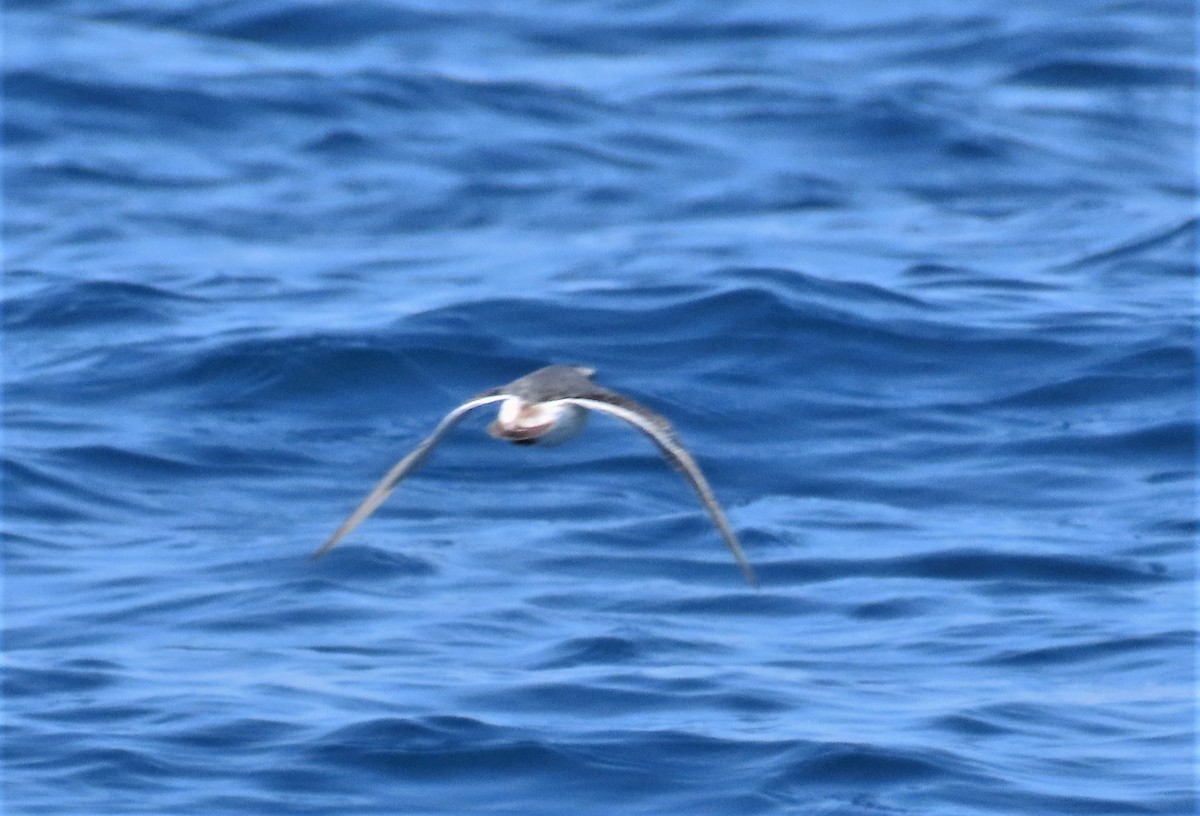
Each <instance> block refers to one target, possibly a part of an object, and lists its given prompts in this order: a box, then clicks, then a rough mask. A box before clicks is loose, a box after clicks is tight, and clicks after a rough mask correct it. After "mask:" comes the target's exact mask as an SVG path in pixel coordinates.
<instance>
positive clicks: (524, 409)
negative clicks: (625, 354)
mask: <svg viewBox="0 0 1200 816" xmlns="http://www.w3.org/2000/svg"><path fill="white" fill-rule="evenodd" d="M595 373H596V372H595V369H591V368H586V367H583V366H561V365H555V366H547V367H546V368H540V369H538V370H537V371H534V372H533V373H532V374H526V375H525V376H524V377H521V378H520V379H517V380H513V381H512V382H510V383H509V384H508V385H502V386H500V387H499V388H492V389H490V390H488V391H484V392H483V393H482V394H477V395H476V396H474V397H471V398H470V399H469V400H467V401H466V402H464V403H463V404H462V405H460V406H458V407H457V408H455V409H454V410H453V411H451V412H450V413H448V414H447V415H446V416H445V417H444V418H443V419H442V421H441V422H439V423H438V425H437V427H436V428H434V429H433V433H431V434H430V435H429V436H428V437H426V438H425V440H424V441H423V442H421V444H419V445H417V447H416V448H414V449H413V451H412V452H411V453H409V454H408V455H407V456H405V457H404V458H403V459H401V460H400V461H399V462H397V463H396V465H395V467H393V468H392V469H391V470H389V471H388V472H387V475H386V476H384V477H383V479H382V480H381V481H380V482H379V484H377V485H375V488H374V489H373V490H372V491H371V492H370V493H369V494H367V497H366V498H365V499H363V501H362V504H360V505H359V506H358V507H357V508H356V509H355V510H354V512H353V513H351V514H350V516H349V518H347V519H346V520H345V521H343V522H342V524H341V526H340V527H338V528H337V529H336V530H334V531H333V535H331V536H330V537H329V539H328V540H327V541H326V542H325V543H324V544H322V545H321V547H320V548H319V549H318V550H317V551H316V552H315V553H313V557H314V558H320V557H321V556H323V555H324V554H325V553H327V552H329V551H330V550H331V549H333V547H334V546H336V545H337V543H338V542H340V541H341V540H342V539H344V538H345V537H346V536H347V535H349V534H350V532H351V531H352V530H353V529H354V528H355V527H357V526H358V525H359V524H361V523H362V521H363V520H364V519H365V518H367V516H369V515H371V513H373V512H375V510H376V508H378V507H379V505H381V504H383V502H384V500H386V499H387V497H388V496H389V495H391V492H392V491H393V490H395V489H396V485H398V484H400V481H401V480H402V479H404V477H405V476H407V475H408V474H410V473H412V472H413V471H414V470H416V469H417V468H418V467H419V466H420V465H421V463H422V462H424V461H425V459H426V457H428V456H429V454H430V452H431V451H432V450H433V448H434V447H435V446H436V445H437V443H438V442H440V441H441V440H442V437H444V436H445V435H446V434H447V433H448V432H449V431H450V429H451V428H453V427H454V426H455V425H456V424H458V422H459V421H460V420H461V419H462V418H463V417H464V416H466V415H467V414H468V413H469V412H471V411H473V410H475V409H476V408H481V407H483V406H484V405H491V404H492V403H496V402H498V403H500V411H499V413H498V414H497V416H496V419H495V420H494V421H493V422H492V423H491V424H490V425H488V433H489V434H490V435H491V436H493V437H495V438H496V439H502V440H506V441H508V442H513V443H515V444H517V445H533V444H539V445H546V446H549V445H558V444H560V443H562V442H565V441H567V440H568V439H571V438H572V437H574V436H576V435H577V434H578V433H579V432H580V431H581V430H582V429H583V425H584V422H585V421H586V420H587V415H588V411H598V412H599V413H602V414H608V415H609V416H614V417H616V418H617V419H621V420H624V421H625V422H628V423H629V424H630V425H632V426H633V427H635V428H637V429H638V430H639V431H641V432H642V433H644V434H645V435H646V436H648V437H649V438H650V441H651V442H653V443H654V444H655V446H656V447H657V448H658V450H659V453H661V454H662V455H663V458H665V459H666V460H667V462H669V463H670V464H671V466H672V467H674V468H675V469H676V470H678V471H679V472H680V473H681V474H682V475H683V478H684V481H686V482H687V483H688V484H689V485H690V486H691V488H692V489H693V490H695V491H696V494H697V495H698V496H699V497H700V501H701V503H703V505H704V509H705V510H707V511H708V515H709V516H711V517H712V520H713V523H714V524H716V526H717V531H718V532H719V533H720V534H721V538H723V539H724V540H725V546H727V547H728V548H729V551H730V552H731V553H733V557H734V559H735V560H736V561H737V565H738V567H740V568H741V570H742V574H743V575H745V576H746V580H747V581H749V582H750V584H751V585H752V586H758V579H757V578H756V577H755V575H754V570H753V568H752V567H751V566H750V562H749V561H747V560H746V554H745V553H744V552H742V545H741V544H740V543H739V542H738V537H737V535H735V534H734V532H733V528H732V527H730V526H729V521H728V519H726V518H725V513H724V512H723V511H722V510H721V506H720V505H719V504H718V503H717V499H716V496H714V495H713V491H712V488H711V487H710V486H709V484H708V480H707V479H705V478H704V474H703V473H701V472H700V466H699V465H697V464H696V460H695V459H693V458H692V456H691V454H690V453H688V452H687V449H686V448H684V447H683V443H682V442H680V441H679V437H678V436H677V435H676V433H675V429H674V428H673V427H671V423H669V422H667V420H666V419H665V418H664V417H662V416H660V415H659V414H656V413H655V412H654V411H651V410H650V409H649V408H646V407H645V406H644V405H640V404H638V403H636V402H634V401H633V400H631V399H629V397H626V396H624V395H622V394H618V393H617V392H615V391H610V390H609V389H607V388H603V387H601V386H599V385H596V384H595V383H594V382H592V377H593V376H594V375H595Z"/></svg>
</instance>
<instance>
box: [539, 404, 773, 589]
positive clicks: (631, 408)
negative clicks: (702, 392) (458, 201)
mask: <svg viewBox="0 0 1200 816" xmlns="http://www.w3.org/2000/svg"><path fill="white" fill-rule="evenodd" d="M560 402H565V403H569V404H572V405H578V406H579V407H581V408H587V409H589V410H592V411H599V412H601V413H604V414H608V415H610V416H615V417H617V418H618V419H623V420H625V421H626V422H628V423H629V424H630V425H632V426H633V427H635V428H637V429H638V430H639V431H641V432H642V433H644V434H645V435H646V436H648V437H650V441H652V442H653V443H654V445H655V446H656V447H657V448H658V450H659V452H660V453H662V455H663V458H665V459H666V460H667V462H669V463H670V464H671V466H672V467H673V468H675V469H676V470H678V471H679V472H680V473H681V474H682V475H683V478H684V481H686V482H687V483H688V484H689V485H691V487H692V489H693V490H695V491H696V494H697V495H698V496H699V497H700V501H701V502H702V503H703V504H704V509H705V510H707V511H708V514H709V516H711V517H712V520H713V522H714V523H715V524H716V525H717V530H718V532H720V533H721V538H723V539H725V546H727V547H729V551H730V552H732V553H733V557H734V558H735V559H736V560H737V564H738V567H740V568H741V570H742V575H745V576H746V580H747V581H749V582H750V585H751V586H754V587H757V586H758V578H757V577H756V576H755V574H754V568H753V567H751V566H750V562H749V561H748V560H746V554H745V553H744V552H742V545H741V543H740V542H739V541H738V537H737V535H735V534H734V532H733V528H732V527H730V526H729V521H728V520H727V519H726V518H725V513H724V512H723V511H722V510H721V505H720V504H718V503H717V497H716V496H714V495H713V491H712V488H711V487H709V484H708V480H707V479H705V478H704V474H703V473H701V472H700V466H699V465H697V464H696V460H695V459H693V458H692V455H691V454H690V453H688V452H687V449H686V448H684V447H683V443H682V442H680V441H679V437H678V436H677V435H676V433H675V429H674V428H673V427H672V426H671V423H670V422H668V421H667V420H666V418H665V417H662V416H660V415H658V414H656V413H654V412H653V411H651V410H650V409H649V408H646V407H645V406H644V405H641V404H639V403H637V402H634V401H633V400H631V399H629V398H628V397H626V396H623V395H621V394H618V393H616V392H615V391H609V390H608V389H606V388H600V387H599V386H597V387H596V388H595V390H594V391H589V392H588V395H587V396H586V397H570V398H566V399H562V400H560Z"/></svg>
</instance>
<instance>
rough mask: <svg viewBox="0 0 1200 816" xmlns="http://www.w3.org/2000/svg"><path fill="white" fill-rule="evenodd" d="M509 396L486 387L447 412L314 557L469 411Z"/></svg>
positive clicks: (381, 498) (365, 512)
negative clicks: (486, 389) (485, 389)
mask: <svg viewBox="0 0 1200 816" xmlns="http://www.w3.org/2000/svg"><path fill="white" fill-rule="evenodd" d="M507 397H508V395H507V394H504V393H501V392H499V391H498V390H494V391H484V392H483V393H482V394H480V395H478V396H476V397H472V398H471V399H469V400H467V401H466V402H464V403H463V404H462V405H460V406H458V407H457V408H455V409H454V410H453V411H451V412H450V413H448V414H446V416H445V418H444V419H442V421H441V422H439V423H438V426H437V427H436V428H434V429H433V433H431V434H430V435H429V436H427V437H426V438H425V440H424V441H423V442H422V443H421V444H420V445H417V447H416V448H414V449H413V451H412V453H410V454H408V455H407V456H405V457H404V458H403V459H401V460H400V461H399V462H397V463H396V466H395V467H393V468H392V469H391V470H389V471H388V472H387V475H386V476H384V477H383V479H382V480H380V482H379V484H377V485H375V488H374V489H373V490H372V491H371V492H370V493H368V494H367V497H366V498H365V499H363V501H362V504H360V505H359V506H358V507H357V508H355V510H354V512H353V513H351V514H350V517H349V518H347V519H346V520H345V521H343V522H342V526H340V527H338V528H337V529H336V530H334V531H333V535H331V536H330V537H329V539H328V540H327V541H326V542H325V543H324V544H322V545H321V547H320V549H318V550H317V551H316V552H314V553H313V555H312V557H313V558H320V557H321V556H322V555H324V554H325V553H327V552H329V551H330V550H332V549H333V548H334V547H335V546H336V545H337V543H338V542H339V541H341V540H342V539H343V538H345V537H346V536H348V535H349V534H350V531H351V530H353V529H354V528H355V527H357V526H358V525H359V524H361V523H362V521H363V519H365V518H366V517H367V516H369V515H371V513H373V512H375V509H376V508H377V507H379V505H381V504H383V502H384V500H386V499H387V497H388V496H389V495H391V492H392V491H393V490H395V489H396V485H398V484H400V481H401V480H402V479H403V478H404V477H405V476H407V475H408V474H410V473H412V472H413V471H414V470H416V469H417V468H418V467H419V466H420V465H421V463H422V462H424V461H425V458H426V457H427V456H429V452H430V451H432V450H433V448H434V446H435V445H437V443H438V442H440V441H441V439H442V437H443V436H445V435H446V434H447V433H448V432H449V431H450V429H451V428H453V427H454V426H455V425H457V424H458V421H459V420H460V419H462V418H463V417H464V416H466V415H467V413H468V412H470V411H473V410H474V409H476V408H479V407H480V406H483V405H487V404H489V403H492V402H498V401H499V400H502V399H507Z"/></svg>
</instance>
